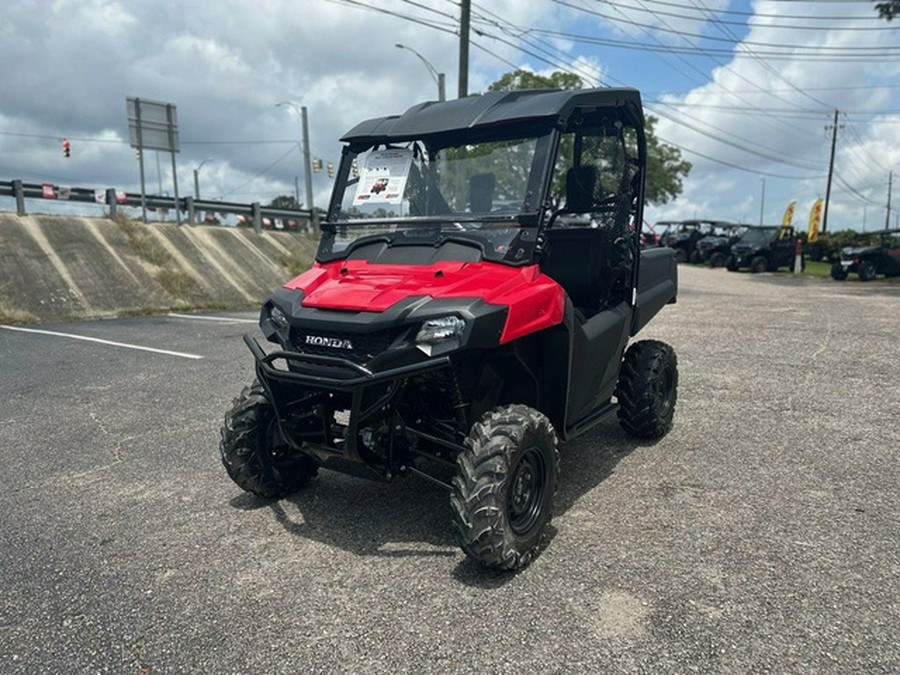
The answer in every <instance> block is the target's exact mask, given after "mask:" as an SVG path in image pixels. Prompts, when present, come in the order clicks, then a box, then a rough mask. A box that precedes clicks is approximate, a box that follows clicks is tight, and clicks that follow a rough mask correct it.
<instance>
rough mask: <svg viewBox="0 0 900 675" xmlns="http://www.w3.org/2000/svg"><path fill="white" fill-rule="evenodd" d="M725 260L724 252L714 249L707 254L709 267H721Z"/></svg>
mask: <svg viewBox="0 0 900 675" xmlns="http://www.w3.org/2000/svg"><path fill="white" fill-rule="evenodd" d="M725 262H726V260H725V254H724V253H719V252H718V251H716V252H715V253H713V254H712V255H711V256H709V266H710V267H722V265H724V264H725Z"/></svg>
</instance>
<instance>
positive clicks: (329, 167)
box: [327, 162, 334, 178]
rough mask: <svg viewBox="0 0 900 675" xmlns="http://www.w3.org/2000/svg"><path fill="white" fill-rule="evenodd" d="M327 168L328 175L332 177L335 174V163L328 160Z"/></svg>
mask: <svg viewBox="0 0 900 675" xmlns="http://www.w3.org/2000/svg"><path fill="white" fill-rule="evenodd" d="M327 169H328V177H329V178H332V177H333V176H334V164H332V163H331V162H328V167H327Z"/></svg>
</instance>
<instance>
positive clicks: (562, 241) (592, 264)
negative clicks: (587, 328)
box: [541, 227, 608, 315]
mask: <svg viewBox="0 0 900 675" xmlns="http://www.w3.org/2000/svg"><path fill="white" fill-rule="evenodd" d="M546 237H547V244H548V253H547V255H545V256H544V259H543V260H542V261H541V271H542V272H543V273H544V274H546V275H547V276H549V277H550V278H551V279H553V280H554V281H556V283H558V284H559V285H560V286H562V287H563V289H565V291H566V293H568V294H569V297H570V298H571V299H572V304H573V305H574V306H575V307H577V308H579V309H581V310H582V311H584V312H585V314H588V315H589V314H592V313H593V312H596V311H597V309H599V307H600V302H601V299H602V298H603V297H605V294H606V289H605V288H604V274H603V270H604V269H605V259H604V258H605V249H606V244H607V239H608V233H607V232H606V231H605V230H603V229H601V228H593V227H569V228H566V227H562V228H552V229H550V230H547V232H546Z"/></svg>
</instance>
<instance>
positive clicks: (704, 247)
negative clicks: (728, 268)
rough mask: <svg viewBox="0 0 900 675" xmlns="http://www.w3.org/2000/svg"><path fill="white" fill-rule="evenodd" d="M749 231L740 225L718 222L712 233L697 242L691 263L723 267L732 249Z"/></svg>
mask: <svg viewBox="0 0 900 675" xmlns="http://www.w3.org/2000/svg"><path fill="white" fill-rule="evenodd" d="M746 229H747V227H746V226H745V225H741V224H739V223H727V222H717V223H716V224H715V225H714V226H713V230H712V232H710V233H709V234H707V235H706V236H705V237H703V238H701V239H700V240H699V241H697V246H696V247H695V249H694V252H693V253H692V254H691V262H692V263H695V264H702V263H708V264H709V266H710V267H722V266H723V265H725V262H726V261H727V260H728V256H729V255H731V247H732V246H733V245H734V244H736V243H737V241H738V240H739V239H740V238H741V235H742V234H743V233H744V231H745V230H746Z"/></svg>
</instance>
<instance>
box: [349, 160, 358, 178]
mask: <svg viewBox="0 0 900 675" xmlns="http://www.w3.org/2000/svg"><path fill="white" fill-rule="evenodd" d="M350 170H351V171H352V172H353V177H354V178H359V164H358V163H357V161H356V160H355V159H354V160H353V164H351V165H350Z"/></svg>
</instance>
